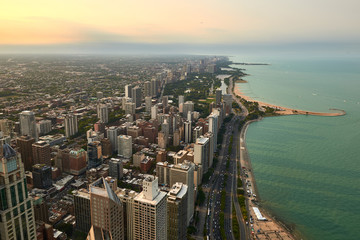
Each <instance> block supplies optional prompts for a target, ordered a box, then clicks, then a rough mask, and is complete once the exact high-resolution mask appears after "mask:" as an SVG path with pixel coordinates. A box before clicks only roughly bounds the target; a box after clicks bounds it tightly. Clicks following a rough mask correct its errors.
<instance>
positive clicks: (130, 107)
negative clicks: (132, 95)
mask: <svg viewBox="0 0 360 240" xmlns="http://www.w3.org/2000/svg"><path fill="white" fill-rule="evenodd" d="M135 108H136V104H135V103H133V102H127V103H125V114H131V115H134V114H135Z"/></svg>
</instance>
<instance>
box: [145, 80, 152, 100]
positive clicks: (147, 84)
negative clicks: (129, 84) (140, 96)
mask: <svg viewBox="0 0 360 240" xmlns="http://www.w3.org/2000/svg"><path fill="white" fill-rule="evenodd" d="M144 96H145V97H152V93H151V83H150V82H149V81H146V82H145V83H144Z"/></svg>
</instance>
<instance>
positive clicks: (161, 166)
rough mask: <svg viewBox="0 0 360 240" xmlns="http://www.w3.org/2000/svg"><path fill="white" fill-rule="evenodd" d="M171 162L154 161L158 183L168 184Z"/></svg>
mask: <svg viewBox="0 0 360 240" xmlns="http://www.w3.org/2000/svg"><path fill="white" fill-rule="evenodd" d="M173 166H174V165H173V164H169V163H168V162H158V163H156V177H157V178H158V183H159V185H163V186H170V169H171V168H172V167H173Z"/></svg>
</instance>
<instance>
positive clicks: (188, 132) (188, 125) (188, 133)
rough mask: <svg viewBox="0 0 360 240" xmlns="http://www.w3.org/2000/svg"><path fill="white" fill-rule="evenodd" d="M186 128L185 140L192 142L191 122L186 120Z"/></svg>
mask: <svg viewBox="0 0 360 240" xmlns="http://www.w3.org/2000/svg"><path fill="white" fill-rule="evenodd" d="M184 130H185V135H184V136H185V142H186V143H191V132H192V131H191V122H189V121H186V122H184Z"/></svg>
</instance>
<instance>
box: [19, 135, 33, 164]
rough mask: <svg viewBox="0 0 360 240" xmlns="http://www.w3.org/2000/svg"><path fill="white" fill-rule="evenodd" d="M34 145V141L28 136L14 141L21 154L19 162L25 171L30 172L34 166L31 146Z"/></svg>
mask: <svg viewBox="0 0 360 240" xmlns="http://www.w3.org/2000/svg"><path fill="white" fill-rule="evenodd" d="M33 143H35V139H34V138H32V137H30V136H27V135H26V136H20V137H18V138H17V139H16V145H17V147H18V148H19V152H20V154H21V160H22V162H23V163H24V166H25V171H32V166H33V165H34V161H33V153H32V144H33Z"/></svg>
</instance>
